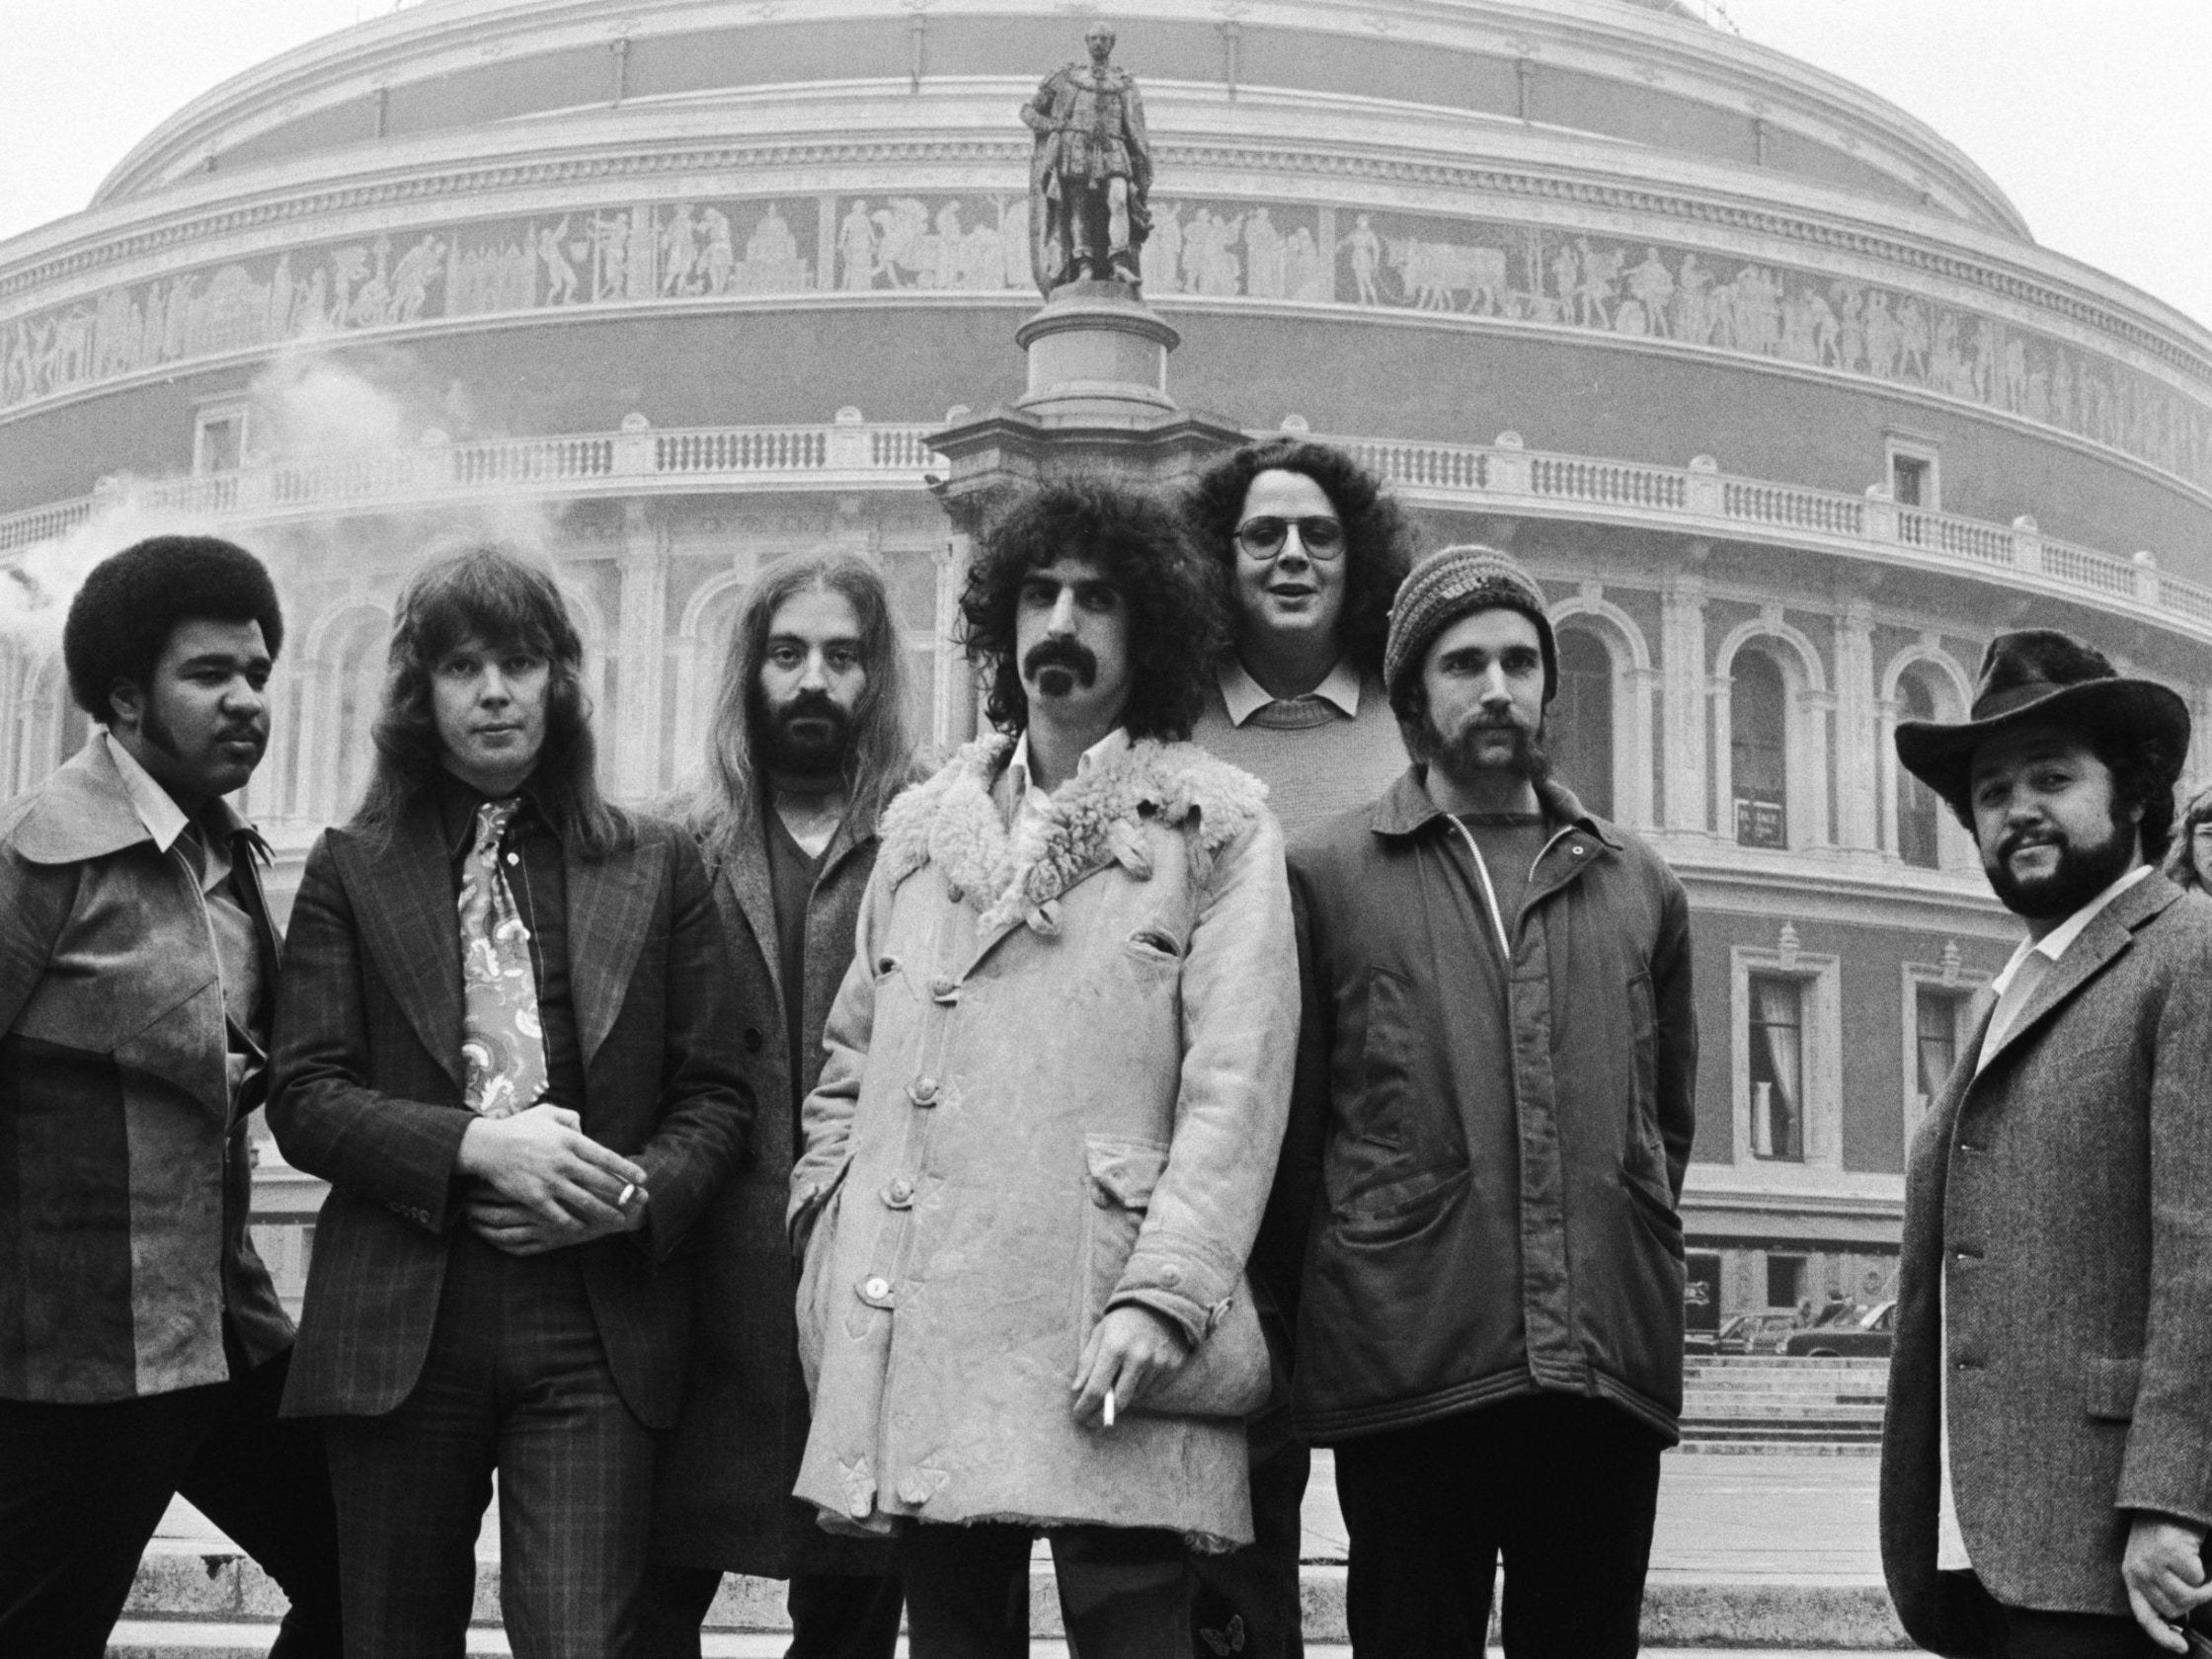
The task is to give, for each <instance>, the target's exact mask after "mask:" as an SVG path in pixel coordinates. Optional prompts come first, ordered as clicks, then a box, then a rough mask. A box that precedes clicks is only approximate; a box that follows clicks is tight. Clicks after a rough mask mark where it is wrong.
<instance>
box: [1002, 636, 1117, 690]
mask: <svg viewBox="0 0 2212 1659" xmlns="http://www.w3.org/2000/svg"><path fill="white" fill-rule="evenodd" d="M1021 677H1022V679H1023V681H1024V682H1025V683H1029V682H1034V683H1035V685H1036V687H1037V689H1038V690H1040V691H1042V692H1043V693H1044V694H1045V695H1046V696H1048V697H1065V696H1067V693H1068V692H1070V691H1072V690H1074V689H1075V687H1076V686H1078V685H1080V686H1082V687H1083V688H1084V689H1085V690H1088V689H1089V688H1090V687H1091V686H1093V685H1096V684H1097V683H1098V658H1097V656H1096V655H1095V654H1094V653H1093V652H1092V651H1091V649H1090V647H1089V646H1087V645H1084V644H1083V643H1082V642H1081V641H1080V640H1071V639H1049V640H1041V641H1039V642H1038V643H1037V644H1035V645H1033V646H1031V647H1030V648H1029V653H1028V655H1027V656H1025V657H1023V658H1022V660H1021Z"/></svg>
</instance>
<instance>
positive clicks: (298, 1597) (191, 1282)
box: [0, 536, 340, 1659]
mask: <svg viewBox="0 0 2212 1659" xmlns="http://www.w3.org/2000/svg"><path fill="white" fill-rule="evenodd" d="M283 638H284V622H283V614H282V612H281V610H280V609H279V607H278V605H277V602H276V590H275V589H274V588H273V587H272V586H271V584H270V580H269V574H268V572H267V571H265V570H264V569H263V568H262V566H261V563H260V561H259V560H257V559H255V558H254V556H253V555H252V554H250V553H248V552H246V551H245V550H244V549H242V548H239V547H235V546H233V545H231V544H230V543H229V542H226V541H218V540H215V539H212V538H209V537H198V536H156V537H154V538H152V539H150V540H146V541H141V542H139V543H137V544H136V545H134V546H132V547H129V548H126V549H125V550H124V551H122V552H120V553H118V554H117V555H116V556H115V557H113V558H111V559H109V560H107V561H105V562H104V563H102V564H101V565H99V566H97V567H95V569H94V570H93V571H92V573H91V575H90V576H88V577H87V578H86V579H85V583H84V586H83V588H82V589H80V590H79V592H78V593H77V595H76V598H75V599H74V601H73V602H72V603H71V604H70V607H69V614H68V620H67V622H66V624H65V625H64V628H63V632H62V656H63V660H64V662H65V665H66V667H67V669H68V673H69V688H70V691H71V694H72V695H73V696H74V697H75V698H76V700H77V702H78V704H79V705H80V706H81V707H82V708H83V709H84V711H85V712H86V713H87V714H88V715H90V716H91V717H92V719H93V720H94V721H95V722H96V723H97V726H98V727H99V728H100V729H97V730H95V731H94V733H93V736H92V738H91V741H90V742H88V743H87V744H86V745H85V747H84V748H83V749H82V750H81V751H78V753H77V754H76V755H75V756H74V757H73V758H72V759H70V760H69V761H68V762H67V763H66V764H64V765H63V766H62V767H61V768H60V769H59V770H58V771H56V772H55V773H54V774H53V775H52V776H50V777H48V778H47V779H46V780H45V781H44V782H43V783H41V784H40V785H39V786H38V787H37V788H35V789H33V790H31V791H29V792H28V793H27V794H24V795H22V796H19V797H18V798H17V799H16V800H14V801H12V802H10V803H8V804H7V805H6V806H5V807H4V808H0V915H4V916H6V917H7V918H8V925H7V927H6V928H5V929H4V930H0V1652H5V1653H23V1654H33V1653H35V1654H39V1655H40V1656H41V1659H80V1656H83V1659H97V1656H98V1655H100V1654H101V1653H103V1652H104V1651H105V1649H106V1647H107V1641H108V1634H109V1631H110V1629H111V1628H112V1626H113V1625H114V1623H115V1620H116V1618H117V1616H118V1614H119V1613H120V1612H121V1610H122V1604H123V1598H124V1596H125V1595H126V1594H127V1593H128V1592H129V1589H130V1585H131V1580H132V1577H133V1575H134V1573H135V1572H136V1569H137V1565H138V1557H139V1554H140V1552H141V1551H142V1550H143V1548H144V1547H145V1544H146V1541H147V1540H148V1539H149V1538H150V1537H152V1535H153V1531H154V1528H155V1526H156V1525H157V1524H158V1523H159V1522H160V1520H161V1517H162V1513H163V1511H164V1510H165V1509H166V1508H167V1507H168V1504H169V1501H170V1499H171V1498H172V1497H173V1496H175V1495H176V1494H178V1493H180V1492H181V1493H182V1494H183V1495H184V1496H185V1497H187V1498H189V1499H190V1500H191V1501H192V1502H193V1503H194V1504H196V1505H197V1507H198V1508H199V1509H200V1510H201V1511H202V1512H203V1513H204V1514H205V1515H206V1516H207V1517H208V1519H210V1520H211V1521H213V1522H214V1523H215V1524H216V1525H217V1526H219V1527H220V1528H222V1530H223V1531H224V1532H225V1533H227V1534H228V1535H229V1536H230V1537H231V1538H232V1539H234V1540H235V1541H237V1542H238V1543H239V1544H241V1545H242V1546H244V1548H245V1549H246V1550H247V1552H248V1553H250V1554H251V1555H252V1556H253V1557H254V1558H255V1559H256V1560H257V1561H259V1562H260V1563H261V1564H262V1566H263V1567H264V1568H265V1569H267V1571H268V1572H269V1574H270V1575H271V1576H272V1577H273V1578H275V1579H276V1582H277V1583H278V1584H279V1585H281V1586H282V1587H283V1590H284V1592H285V1594H286V1595H287V1596H288V1597H289V1598H290V1600H291V1610H290V1612H289V1613H288V1614H287V1616H286V1618H285V1620H284V1622H283V1628H282V1631H281V1633H280V1634H279V1636H278V1638H277V1641H276V1646H275V1647H274V1648H273V1649H272V1652H273V1653H274V1654H276V1655H281V1656H283V1659H309V1656H314V1659H321V1656H325V1655H327V1656H329V1659H337V1655H338V1654H339V1652H340V1636H339V1603H338V1561H337V1532H336V1526H335V1523H334V1521H333V1519H332V1513H331V1498H330V1482H329V1476H328V1474H327V1472H326V1469H325V1465H324V1461H323V1449H322V1441H321V1438H320V1435H319V1432H318V1431H317V1429H316V1428H315V1426H314V1425H312V1424H308V1423H299V1422H285V1423H280V1422H278V1421H277V1417H276V1406H277V1400H278V1398H279V1396H280V1395H281V1393H282V1391H283V1385H284V1378H285V1373H286V1369H287V1365H288V1362H289V1358H290V1349H291V1342H292V1326H291V1321H290V1320H289V1319H288V1318H287V1317H286V1316H285V1314H284V1310H283V1308H282V1306H281V1305H279V1304H278V1302H277V1300H276V1290H275V1288H274V1287H273V1286H272V1285H271V1283H270V1279H269V1273H268V1270H267V1269H266V1268H264V1267H263V1265H262V1263H261V1260H260V1258H259V1257H258V1256H256V1255H255V1253H254V1246H253V1243H252V1240H251V1239H250V1237H249V1236H248V1233H247V1228H246V1221H247V1211H248V1208H249V1204H250V1200H251V1196H252V1192H251V1173H250V1168H251V1160H250V1157H249V1148H248V1145H247V1133H246V1119H247V1116H248V1115H249V1114H250V1113H251V1112H252V1111H253V1110H254V1108H255V1107H256V1106H257V1105H259V1104H260V1102H261V1097H262V1094H263V1092H264V1088H265V1081H264V1073H265V1069H266V1059H267V1052H266V1051H267V1043H268V1039H269V1022H270V1013H271V1004H272V998H273V994H274V991H275V988H276V961H277V958H276V932H275V930H274V928H273V927H272V925H271V922H270V917H269V909H268V906H267V904H266V903H265V901H264V899H263V896H262V888H261V880H260V876H259V873H258V871H257V868H256V865H257V863H258V862H266V861H267V858H268V848H267V846H266V845H265V844H264V843H263V841H262V839H261V837H260V836H259V835H257V834H256V833H255V832H254V830H253V829H252V828H251V827H250V826H249V825H248V824H247V823H246V822H245V820H244V819H242V818H240V817H239V815H238V813H237V812H236V811H235V810H234V809H233V808H232V807H231V805H230V804H229V803H228V802H227V801H226V800H225V799H224V797H225V796H227V795H230V794H231V793H233V792H234V791H236V790H237V789H239V788H241V787H242V786H243V785H244V784H245V782H246V780H247V779H248V778H250V777H251V776H252V775H253V772H254V768H255V767H256V766H257V765H258V764H259V763H260V761H261V757H262V754H263V751H265V750H266V749H267V748H268V745H269V700H268V696H267V686H268V680H269V673H270V669H271V666H272V664H273V663H274V661H275V659H276V652H277V649H278V648H279V647H280V646H281V645H282V644H283Z"/></svg>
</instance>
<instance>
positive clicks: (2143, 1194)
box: [1881, 630, 2212, 1656]
mask: <svg viewBox="0 0 2212 1659" xmlns="http://www.w3.org/2000/svg"><path fill="white" fill-rule="evenodd" d="M2188 743H2189V715H2188V710H2187V708H2186V706H2185V705H2184V704H2183V703H2182V701H2181V699H2180V698H2179V697H2178V696H2176V695H2175V694H2174V693H2173V691H2171V690H2169V689H2168V688H2167V687H2165V686H2163V685H2159V684H2156V683H2154V682H2152V681H2150V680H2144V679H2133V678H2128V677H2124V676H2122V675H2120V674H2118V673H2116V672H2114V671H2113V668H2112V666H2111V664H2110V663H2108V662H2107V661H2105V659H2104V658H2103V657H2102V656H2101V655H2100V654H2099V653H2097V652H2096V651H2095V650H2094V649H2093V648H2092V647H2090V646H2088V645H2085V644H2084V643H2082V642H2081V641H2079V640H2076V639H2073V638H2070V637H2069V636H2067V635H2065V634H2060V633H2055V632H2050V631H2046V630H2030V631H2026V632H2021V633H2013V634H2006V635H2003V636H2001V637H2000V638H1999V639H1997V640H1996V641H1995V642H1994V643H1992V645H1991V646H1990V648H1989V651H1988V653H1987V655H1986V656H1985V657H1984V659H1983V662H1982V669H1981V676H1980V682H1979V684H1978V685H1977V686H1976V688H1975V695H1974V703H1973V707H1972V710H1971V711H1970V714H1969V717H1968V718H1967V719H1966V720H1964V721H1962V722H1958V723H1954V724H1945V723H1941V722H1936V721H1910V722H1907V723H1906V724H1904V725H1902V726H1900V727H1899V728H1898V731H1897V754H1898V758H1899V760H1900V761H1902V762H1903V764H1904V765H1905V767H1906V769H1907V770H1909V771H1911V772H1912V773H1913V774H1914V775H1915V776H1916V777H1918V778H1920V779H1921V780H1922V781H1923V782H1924V783H1926V784H1927V785H1928V786H1929V787H1930V788H1931V789H1933V790H1935V791H1936V793H1937V794H1938V795H1940V796H1942V798H1943V799H1944V800H1945V801H1947V802H1948V803H1949V804H1950V807H1951V810H1952V811H1953V812H1955V813H1956V814H1957V815H1958V817H1959V820H1960V822H1961V823H1963V824H1964V825H1965V826H1966V828H1967V829H1968V830H1971V831H1972V832H1973V835H1974V840H1975V844H1976V846H1977V847H1978V848H1979V849H1980V852H1981V856H1982V866H1983V869H1984V871H1985V872H1986V873H1987V874H1988V876H1989V880H1990V885H1991V887H1992V888H1993V889H1994V890H1995V891H1996V893H1997V896H1998V898H1999V899H2001V900H2003V901H2004V903H2005V905H2006V907H2007V908H2008V909H2011V910H2013V911H2014V912H2015V914H2017V915H2018V916H2020V918H2021V919H2022V920H2023V921H2024V922H2025V923H2026V925H2027V936H2026V938H2024V939H2022V940H2021V941H2020V944H2019V948H2018V949H2017V950H2015V952H2014V954H2013V959H2012V961H2011V962H2009V963H2008V964H2007V965H2006V967H2005V970H2004V972H2002V973H2001V974H1999V975H1998V977H1997V979H1996V980H1995V982H1993V984H1992V987H1991V988H1992V989H1993V990H1994V991H1995V992H1996V993H1997V996H1996V1000H1995V1002H1994V1004H1993V1005H1992V1006H1990V1007H1989V1008H1987V1009H1986V1010H1985V1011H1984V1012H1983V1013H1982V1015H1981V1017H1980V1019H1979V1020H1978V1021H1977V1022H1976V1029H1975V1031H1974V1034H1973V1037H1972V1039H1971V1040H1970V1041H1969V1042H1968V1043H1967V1044H1966V1046H1965V1050H1964V1053H1963V1054H1962V1056H1961V1058H1960V1061H1959V1065H1958V1068H1957V1070H1956V1071H1955V1073H1954V1074H1953V1075H1952V1077H1951V1079H1950V1081H1949V1083H1948V1084H1947V1085H1946V1086H1945V1087H1944V1089H1943V1092H1942V1094H1941V1095H1940V1097H1939V1098H1938V1099H1937V1100H1936V1103H1935V1105H1934V1107H1933V1108H1932V1109H1931V1111H1930V1112H1929V1114H1928V1117H1927V1119H1926V1121H1925V1122H1924V1123H1923V1124H1922V1126H1921V1128H1920V1130H1919V1132H1918V1134H1917V1136H1916V1137H1915V1140H1914V1143H1913V1146H1912V1148H1911V1152H1910V1155H1909V1158H1908V1160H1907V1170H1906V1179H1905V1228H1904V1243H1903V1252H1902V1262H1901V1264H1900V1268H1899V1273H1898V1304H1897V1339H1896V1352H1895V1357H1894V1359H1893V1360H1892V1362H1891V1369H1890V1384H1889V1410H1888V1414H1887V1418H1886V1420H1885V1422H1884V1425H1883V1431H1882V1491H1881V1536H1882V1564H1883V1570H1884V1572H1885V1574H1886V1576H1887V1578H1888V1581H1889V1589H1890V1594H1891V1595H1892V1597H1893V1598H1894V1599H1895V1600H1896V1603H1897V1609H1898V1613H1899V1615H1900V1617H1901V1618H1902V1619H1903V1620H1904V1624H1905V1628H1906V1630H1907V1632H1908V1633H1909V1634H1910V1635H1911V1636H1912V1637H1913V1639H1914V1640H1916V1641H1918V1642H1920V1643H1921V1644H1922V1645H1923V1646H1925V1647H1929V1648H1933V1649H1935V1650H1936V1651H1937V1652H1939V1653H1950V1654H1962V1655H1963V1654H1990V1655H1997V1656H2007V1655H2029V1654H2036V1655H2041V1654H2059V1653H2064V1654H2069V1655H2075V1654H2079V1655H2103V1654H2114V1655H2117V1654H2150V1653H2155V1652H2156V1651H2158V1649H2159V1648H2168V1649H2172V1650H2173V1651H2174V1652H2182V1651H2184V1650H2185V1646H2186V1644H2185V1642H2184V1641H2183V1639H2182V1637H2181V1635H2180V1634H2179V1632H2178V1630H2177V1629H2176V1628H2175V1627H2174V1625H2173V1622H2172V1621H2173V1620H2176V1619H2179V1618H2182V1617H2184V1616H2186V1615H2187V1613H2188V1612H2189V1611H2190V1610H2191V1609H2192V1608H2194V1607H2196V1606H2197V1605H2199V1604H2201V1603H2204V1602H2206V1601H2208V1600H2212V1586H2207V1585H2206V1582H2205V1571H2204V1567H2203V1565H2202V1563H2201V1560H2200V1556H2201V1551H2202V1547H2203V1543H2204V1538H2205V1533H2206V1528H2207V1524H2208V1523H2212V1387H2208V1386H2207V1385H2206V1379H2207V1378H2212V1101H2208V1100H2207V1098H2206V1093H2207V1089H2208V1087H2212V905H2207V904H2205V903H2204V902H2203V901H2202V900H2200V899H2197V898H2193V897H2191V898H2184V897H2183V896H2182V894H2181V893H2180V891H2179V890H2178V889H2177V888H2175V887H2174V886H2173V884H2172V883H2171V882H2169V881H2168V880H2167V879H2166V878H2165V877H2164V876H2162V875H2160V874H2159V873H2158V872H2157V871H2156V870H2155V869H2154V868H2153V862H2154V861H2155V860H2156V859H2157V858H2158V857H2159V856H2160V855H2161V854H2162V853H2164V852H2165V851H2166V849H2167V845H2168V842H2169V841H2170V840H2171V838H2172V835H2173V785H2174V780H2175V779H2176V778H2177V777H2178V775H2179V773H2180V768H2181V762H2182V757H2183V756H2184V755H2185V754H2186V752H2187V751H2188Z"/></svg>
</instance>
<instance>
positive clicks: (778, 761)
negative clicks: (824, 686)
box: [751, 684, 852, 777]
mask: <svg viewBox="0 0 2212 1659" xmlns="http://www.w3.org/2000/svg"><path fill="white" fill-rule="evenodd" d="M751 701H752V710H751V714H752V744H753V749H754V751H755V752H757V753H758V755H759V756H760V763H761V764H762V765H763V766H765V767H766V768H767V769H768V770H769V771H771V772H783V773H787V774H789V775H792V776H796V777H829V776H832V775H834V774H836V773H839V772H842V771H843V770H844V766H845V761H846V760H847V759H848V758H850V756H851V753H852V716H851V715H850V714H849V713H847V712H846V711H845V709H844V708H843V706H842V705H840V704H839V703H838V702H836V700H835V699H833V698H832V697H831V696H830V693H829V692H827V691H801V692H800V693H798V695H796V696H794V697H793V698H791V700H790V701H788V702H785V703H781V704H778V705H777V706H776V707H774V708H770V707H768V700H767V698H766V696H765V695H764V694H763V693H762V692H761V690H760V687H759V686H758V685H757V684H755V685H754V686H753V688H752V698H751ZM810 726H812V727H814V728H815V729H814V730H802V729H801V728H806V727H810Z"/></svg>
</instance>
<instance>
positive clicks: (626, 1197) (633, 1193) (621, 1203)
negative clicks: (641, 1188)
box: [614, 1181, 638, 1210]
mask: <svg viewBox="0 0 2212 1659" xmlns="http://www.w3.org/2000/svg"><path fill="white" fill-rule="evenodd" d="M637 1195H638V1184H637V1183H636V1182H635V1181H624V1182H623V1183H622V1195H621V1196H620V1197H619V1198H617V1199H616V1200H615V1201H614V1207H615V1209H617V1210H627V1209H628V1208H629V1207H630V1200H631V1199H633V1198H635V1197H637Z"/></svg>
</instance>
